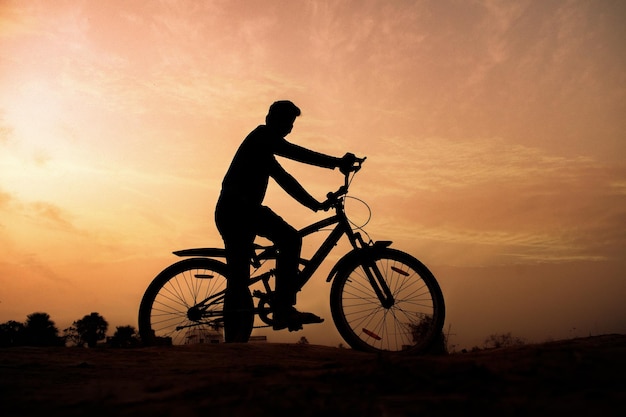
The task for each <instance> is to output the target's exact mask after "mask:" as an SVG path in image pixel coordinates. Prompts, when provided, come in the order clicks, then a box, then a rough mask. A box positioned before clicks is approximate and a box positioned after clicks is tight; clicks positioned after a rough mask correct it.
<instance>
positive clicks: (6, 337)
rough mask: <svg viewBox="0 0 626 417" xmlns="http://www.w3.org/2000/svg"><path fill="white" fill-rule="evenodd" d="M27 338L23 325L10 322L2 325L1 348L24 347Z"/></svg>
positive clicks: (0, 328) (0, 330) (0, 329)
mask: <svg viewBox="0 0 626 417" xmlns="http://www.w3.org/2000/svg"><path fill="white" fill-rule="evenodd" d="M25 336H26V335H25V331H24V324H23V323H20V322H18V321H14V320H9V321H7V322H6V323H2V324H0V347H9V346H23V345H24V342H25Z"/></svg>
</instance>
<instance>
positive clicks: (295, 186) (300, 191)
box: [270, 162, 322, 211]
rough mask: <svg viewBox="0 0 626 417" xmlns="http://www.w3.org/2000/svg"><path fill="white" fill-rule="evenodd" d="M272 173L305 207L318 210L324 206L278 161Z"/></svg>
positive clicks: (279, 183)
mask: <svg viewBox="0 0 626 417" xmlns="http://www.w3.org/2000/svg"><path fill="white" fill-rule="evenodd" d="M270 175H271V176H272V178H274V180H275V181H276V182H277V183H278V185H280V186H281V187H282V188H283V189H284V190H285V191H287V193H289V195H290V196H292V197H293V198H294V199H296V201H298V202H299V203H300V204H302V205H303V206H305V207H308V208H310V209H311V210H313V211H318V210H320V209H321V208H322V203H320V202H319V201H317V200H316V199H315V198H314V197H313V196H312V195H311V194H309V193H308V191H306V190H305V189H304V187H302V185H300V183H299V182H298V181H297V180H296V179H295V178H294V177H292V176H291V174H289V173H288V172H287V171H285V169H284V168H283V167H281V166H280V164H279V163H278V162H276V163H274V164H273V166H272V169H271V171H270Z"/></svg>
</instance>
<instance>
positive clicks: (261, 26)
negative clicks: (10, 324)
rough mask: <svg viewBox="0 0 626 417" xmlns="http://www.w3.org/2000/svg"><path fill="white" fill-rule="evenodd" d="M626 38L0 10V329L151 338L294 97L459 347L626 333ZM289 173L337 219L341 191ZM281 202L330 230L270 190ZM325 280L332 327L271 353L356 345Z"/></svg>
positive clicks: (110, 11)
mask: <svg viewBox="0 0 626 417" xmlns="http://www.w3.org/2000/svg"><path fill="white" fill-rule="evenodd" d="M625 18H626V3H624V2H616V1H613V2H611V1H597V2H587V1H551V2H543V1H516V2H506V1H502V2H499V1H489V0H484V1H479V0H477V1H472V2H448V1H438V2H429V1H388V0H380V1H374V0H373V1H360V0H359V1H306V2H304V1H302V2H299V1H297V2H290V1H255V2H251V1H182V0H179V1H163V2H154V1H133V2H127V1H121V0H120V1H107V2H89V1H60V2H48V1H43V0H42V1H28V2H21V1H7V0H0V54H1V56H2V59H0V247H1V248H2V251H1V253H0V283H1V285H0V322H5V321H7V320H18V321H25V319H26V315H27V314H30V313H32V312H35V311H45V312H47V313H48V314H50V316H51V318H52V319H53V320H54V321H55V322H56V323H57V325H58V327H59V328H61V329H62V328H64V327H67V326H68V325H69V324H70V323H71V322H72V321H73V320H77V319H79V318H81V317H82V316H84V315H85V314H89V313H90V312H92V311H97V312H99V313H100V314H102V315H103V316H104V317H105V318H106V319H107V320H108V321H109V323H110V326H111V329H112V330H114V328H115V326H120V325H126V324H131V325H135V326H136V314H137V308H138V304H139V300H140V298H141V295H142V292H143V290H144V289H145V287H146V286H147V285H148V283H149V282H150V280H151V279H152V278H153V277H154V275H156V274H157V273H158V272H159V271H160V270H161V269H162V268H164V267H165V266H167V265H168V264H169V263H172V262H174V261H175V260H176V258H175V257H174V256H173V255H171V251H173V250H178V249H183V248H188V247H196V246H219V245H220V244H221V240H220V238H219V235H218V234H217V231H216V228H215V226H214V224H213V208H214V204H215V200H216V197H217V194H218V192H219V187H220V182H221V179H222V176H223V174H224V172H225V170H226V168H227V166H228V164H229V162H230V159H231V157H232V155H233V153H234V151H235V149H236V147H237V146H238V144H239V143H240V141H241V140H242V139H243V137H244V136H245V135H246V134H247V133H248V132H249V131H250V130H251V129H253V128H254V127H255V126H256V125H258V124H260V123H262V122H263V118H264V116H265V113H266V110H267V107H268V106H269V104H271V102H273V101H274V100H277V99H291V100H293V101H294V102H295V103H296V104H297V105H298V106H299V107H300V108H301V109H302V111H303V115H302V117H300V118H299V119H298V121H297V122H296V126H295V128H294V131H293V133H292V135H291V136H290V137H289V138H290V140H292V141H294V142H296V143H298V144H301V145H303V146H307V147H310V148H313V149H316V150H319V151H322V152H325V153H330V154H334V155H338V156H339V155H343V153H345V152H346V151H352V152H354V153H356V154H358V155H366V156H367V157H368V160H367V163H366V165H365V167H364V170H363V171H362V172H361V173H360V174H359V175H358V176H357V178H356V180H355V182H354V185H353V188H352V191H353V194H354V195H355V196H358V197H360V198H361V199H363V200H365V201H367V203H368V204H369V205H370V207H371V208H372V211H373V217H372V220H371V221H370V223H369V224H368V226H367V230H368V231H369V233H370V234H371V236H372V237H373V238H374V239H390V240H394V245H395V246H396V247H398V248H400V249H403V250H406V251H408V252H411V253H413V254H414V255H415V256H417V257H418V258H419V259H421V260H422V261H423V262H424V263H425V264H427V265H428V266H429V267H430V268H431V269H432V270H433V272H434V273H435V275H436V276H437V277H438V278H439V280H440V282H441V285H442V288H443V291H444V295H445V297H446V303H447V309H448V314H447V323H446V329H449V330H450V333H451V336H450V342H451V344H452V345H456V346H458V347H471V346H474V345H481V344H482V342H483V340H484V339H485V337H487V336H488V335H490V334H493V333H502V332H511V333H512V334H513V335H515V336H518V337H524V338H527V339H528V340H531V341H543V340H546V339H556V338H562V337H570V336H586V335H588V334H598V333H609V332H621V333H624V332H626V307H625V304H624V302H623V299H624V296H625V295H626V280H625V279H624V278H625V277H624V273H625V271H626V260H624V259H623V258H624V249H625V248H626V233H625V232H624V224H625V223H626V163H624V156H625V155H626V152H625V151H626V141H625V140H624V139H626V118H625V117H624V115H625V114H626V48H625V47H624V46H623V39H626V29H625V26H624V24H623V22H624V20H625ZM285 166H286V167H287V168H288V170H289V171H290V172H292V173H293V174H294V175H295V176H296V177H297V178H299V179H301V182H302V184H303V185H304V186H305V187H306V188H307V189H309V190H310V191H311V192H312V193H313V194H314V195H316V196H317V197H318V198H319V199H322V198H323V196H324V195H325V193H326V192H327V191H329V190H331V189H335V188H336V187H337V186H338V185H339V181H340V180H341V178H340V176H339V175H338V174H337V173H336V172H335V173H333V172H326V171H323V170H322V171H323V172H320V170H319V169H318V168H312V167H299V166H297V165H296V164H292V163H285ZM268 204H270V205H271V206H272V207H274V208H275V209H276V211H278V212H279V213H280V214H282V215H283V217H284V218H285V219H286V220H288V221H289V222H291V223H292V224H294V225H295V226H297V227H299V226H304V225H305V224H306V223H307V222H311V221H313V220H315V219H317V218H319V216H318V215H316V214H313V213H310V212H308V211H307V209H305V208H302V207H299V206H298V205H297V204H295V203H293V202H290V201H287V199H286V198H285V195H284V194H283V193H282V192H281V191H280V190H278V189H277V187H276V186H275V185H271V188H270V191H269V194H268ZM358 211H359V208H358V207H356V208H355V215H358ZM306 247H307V246H305V248H306ZM308 247H309V248H310V247H311V246H310V245H309V246H308ZM340 254H341V253H336V254H335V255H340ZM328 266H329V265H327V266H326V267H328ZM323 278H324V276H323V274H320V276H319V277H318V281H316V282H314V283H312V284H311V285H310V287H308V288H307V289H305V291H304V292H303V293H301V294H302V296H301V297H300V302H299V306H300V307H301V308H302V309H311V310H314V311H316V312H317V313H320V314H321V315H323V316H325V317H326V318H327V322H326V323H325V324H324V325H321V326H317V327H315V326H311V327H310V328H309V329H306V330H305V331H304V332H300V333H291V334H290V333H287V332H278V333H269V334H268V337H269V338H270V340H272V341H297V340H298V339H299V338H300V337H301V336H306V337H307V338H308V339H309V341H310V342H311V343H317V344H329V345H337V344H339V343H340V342H341V339H340V338H339V335H338V334H337V333H336V331H335V330H334V327H333V325H332V320H331V317H330V313H329V310H328V294H329V286H328V284H326V283H325V282H324V279H323ZM261 333H263V332H259V333H258V334H261Z"/></svg>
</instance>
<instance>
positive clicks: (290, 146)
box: [275, 139, 342, 169]
mask: <svg viewBox="0 0 626 417" xmlns="http://www.w3.org/2000/svg"><path fill="white" fill-rule="evenodd" d="M275 153H276V155H279V156H283V157H285V158H289V159H293V160H294V161H298V162H303V163H305V164H309V165H316V166H318V167H322V168H330V169H334V168H337V167H338V166H339V165H340V164H341V161H342V159H341V158H336V157H334V156H330V155H325V154H323V153H320V152H315V151H312V150H310V149H307V148H305V147H302V146H299V145H296V144H294V143H291V142H288V141H287V140H286V139H282V140H281V141H280V143H279V145H278V146H277V148H276V150H275Z"/></svg>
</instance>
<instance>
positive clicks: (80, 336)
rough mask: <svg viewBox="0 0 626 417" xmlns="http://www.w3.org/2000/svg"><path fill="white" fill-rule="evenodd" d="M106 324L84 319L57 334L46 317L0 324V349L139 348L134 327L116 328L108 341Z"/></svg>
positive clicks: (95, 315)
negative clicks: (56, 347)
mask: <svg viewBox="0 0 626 417" xmlns="http://www.w3.org/2000/svg"><path fill="white" fill-rule="evenodd" d="M108 329H109V323H108V322H107V321H106V320H105V319H104V317H102V316H101V315H100V314H98V313H91V314H87V315H85V316H84V317H83V318H81V319H79V320H76V321H74V322H73V323H72V325H71V326H70V327H68V328H67V329H64V330H63V332H60V331H59V329H58V328H57V327H56V324H55V323H54V321H52V320H51V318H50V315H49V314H48V313H42V312H36V313H32V314H29V315H28V316H27V317H26V321H25V322H24V323H21V322H18V321H14V320H9V321H7V322H6V323H2V324H0V347H12V346H88V347H95V346H96V345H97V344H98V343H99V342H101V341H103V340H105V339H106V342H107V344H108V345H110V346H113V347H134V346H138V345H139V336H138V334H137V331H136V330H135V328H134V327H133V326H118V327H116V330H115V333H114V334H113V336H112V337H110V338H107V337H106V334H107V331H108Z"/></svg>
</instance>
